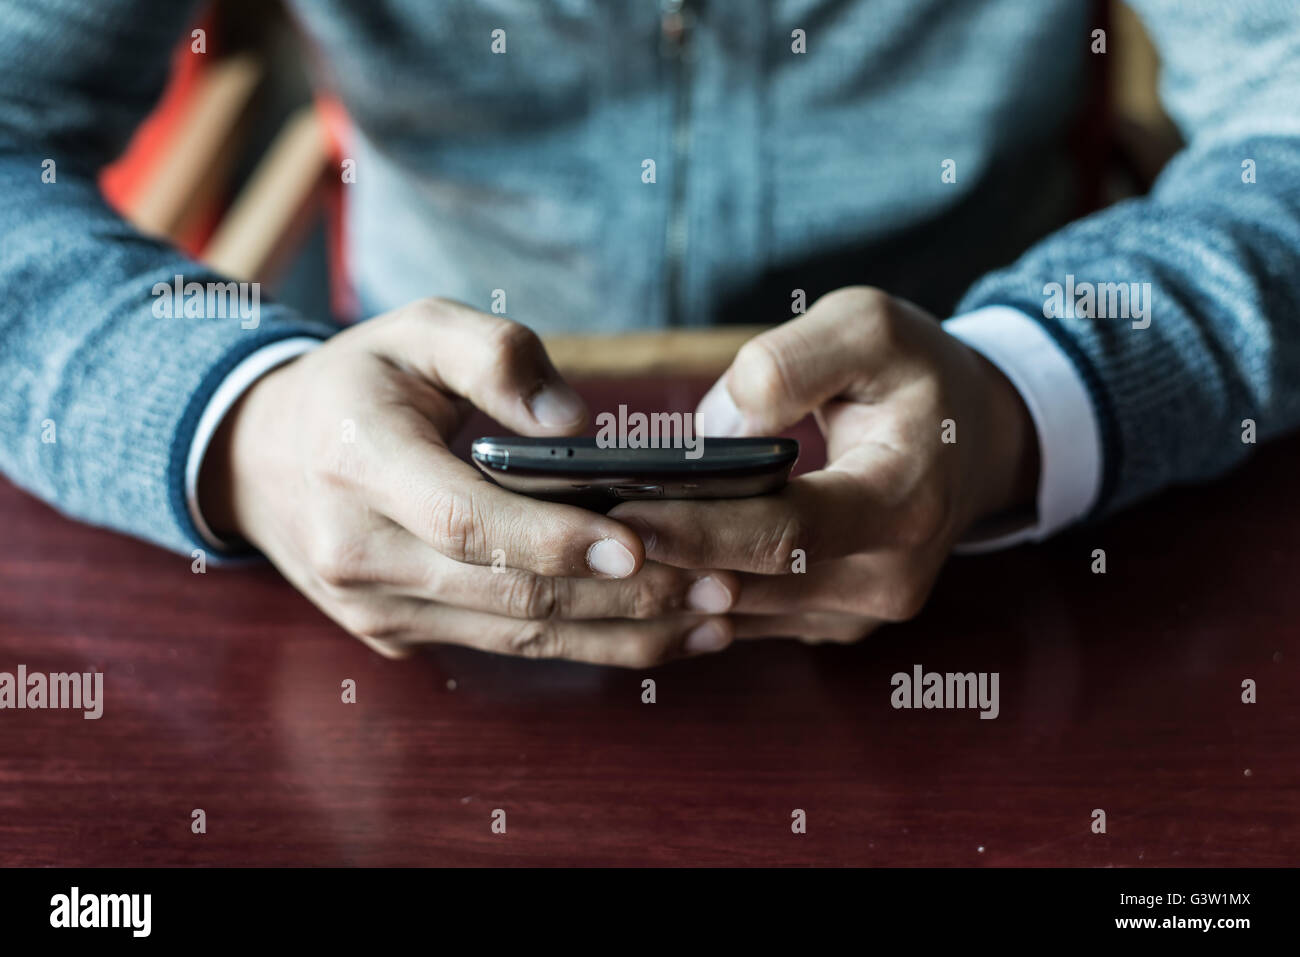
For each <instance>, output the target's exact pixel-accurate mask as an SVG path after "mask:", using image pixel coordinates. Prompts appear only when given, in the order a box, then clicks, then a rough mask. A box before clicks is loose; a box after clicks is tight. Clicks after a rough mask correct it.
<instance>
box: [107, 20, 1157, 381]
mask: <svg viewBox="0 0 1300 957" xmlns="http://www.w3.org/2000/svg"><path fill="white" fill-rule="evenodd" d="M1094 5H1095V7H1096V11H1095V13H1094V22H1095V23H1096V24H1097V25H1098V26H1100V27H1102V28H1104V29H1106V31H1107V52H1106V55H1105V56H1094V57H1092V58H1091V61H1090V62H1092V63H1094V64H1096V69H1098V70H1099V71H1104V75H1103V76H1101V77H1098V78H1097V80H1098V83H1097V86H1098V89H1099V90H1101V91H1102V96H1101V98H1102V100H1103V104H1102V107H1103V108H1102V109H1101V110H1100V111H1099V113H1098V114H1096V115H1100V116H1101V117H1103V120H1102V122H1103V123H1104V125H1105V127H1106V129H1104V130H1101V131H1098V130H1096V129H1089V130H1088V141H1089V142H1090V143H1096V142H1097V136H1098V133H1101V134H1102V137H1101V142H1102V144H1103V145H1102V148H1101V149H1100V150H1099V151H1098V152H1097V156H1098V157H1099V160H1093V159H1089V160H1088V161H1089V162H1098V161H1099V162H1100V163H1101V168H1100V169H1098V170H1094V171H1093V173H1095V175H1096V178H1097V181H1098V182H1099V183H1100V188H1099V190H1098V195H1097V200H1096V202H1097V204H1098V205H1106V204H1108V203H1111V202H1114V201H1116V200H1119V199H1122V198H1125V197H1128V196H1133V195H1138V194H1141V193H1143V192H1145V191H1146V190H1147V189H1148V188H1149V186H1150V184H1151V182H1152V181H1153V180H1154V178H1155V177H1156V175H1157V174H1158V173H1159V171H1160V169H1161V168H1162V167H1163V165H1164V164H1165V162H1166V161H1167V160H1168V159H1169V158H1170V157H1171V156H1172V155H1173V153H1174V152H1175V151H1176V150H1177V149H1178V147H1179V146H1180V145H1181V143H1180V140H1179V136H1178V132H1177V130H1176V129H1175V127H1174V125H1173V123H1172V122H1171V121H1170V120H1169V118H1168V116H1167V115H1166V114H1165V113H1164V111H1163V110H1162V109H1161V106H1160V102H1159V99H1158V97H1157V94H1156V82H1157V77H1158V73H1159V62H1158V58H1157V56H1156V52H1155V50H1154V48H1153V46H1152V44H1151V42H1150V40H1149V39H1148V37H1147V35H1146V33H1145V32H1144V30H1143V28H1142V25H1141V22H1140V21H1139V20H1138V18H1137V17H1136V15H1134V13H1133V12H1132V11H1131V10H1130V9H1129V8H1128V6H1127V5H1125V4H1124V3H1121V2H1119V0H1095V4H1094ZM193 29H194V30H202V31H203V34H202V37H203V47H204V51H203V54H202V55H195V52H194V45H195V40H194V38H193V36H192V35H191V34H190V33H188V32H187V34H186V35H184V36H180V37H178V38H177V45H176V49H175V53H174V56H173V62H172V69H171V78H170V81H169V83H168V86H167V90H166V92H165V94H164V95H163V97H162V99H161V100H160V101H159V103H158V105H157V107H156V108H155V109H154V111H153V113H152V114H151V115H150V116H149V117H148V119H147V120H146V121H145V122H144V123H143V124H142V125H141V126H140V128H139V129H138V130H137V131H136V134H135V136H134V138H133V139H132V141H131V143H130V145H129V146H128V148H127V150H126V151H125V152H124V154H123V155H122V156H121V157H120V158H119V159H118V160H117V161H116V162H115V163H113V164H112V165H111V166H109V167H108V168H106V169H105V170H104V171H103V174H102V177H101V186H102V188H103V190H104V193H105V195H106V196H107V197H108V198H109V200H110V202H112V203H113V204H114V205H115V206H116V207H117V208H118V209H119V210H120V211H121V212H122V213H123V214H124V215H125V216H126V217H127V218H128V219H130V220H132V221H133V222H134V223H135V224H136V225H137V226H139V227H140V228H141V229H142V230H144V231H146V232H148V233H151V234H154V235H160V236H165V237H167V238H169V239H170V240H172V241H173V242H175V243H177V244H178V245H180V246H181V247H182V248H183V249H185V250H186V251H187V252H189V253H190V254H191V255H194V256H196V257H197V258H199V259H201V260H203V261H205V262H207V263H209V264H210V265H212V266H214V267H215V268H217V269H219V270H221V271H222V272H224V273H226V274H227V275H230V276H232V277H233V278H236V279H241V280H249V281H258V282H261V283H262V284H263V286H264V287H265V290H266V291H267V292H268V293H269V294H271V295H273V296H274V297H275V298H277V299H280V300H281V301H284V302H286V303H288V304H290V305H292V306H294V307H296V308H297V309H299V310H300V311H302V312H304V313H306V314H310V315H313V316H321V317H324V316H329V317H332V318H334V319H335V320H336V321H348V320H350V319H354V318H357V316H356V312H357V309H356V306H355V303H354V301H353V298H352V294H351V290H350V287H349V283H348V277H347V275H346V269H345V264H344V259H343V256H342V253H341V250H342V248H343V247H342V230H343V229H344V221H343V220H344V215H343V214H344V209H343V202H342V189H343V188H344V187H343V184H342V178H341V171H340V164H341V162H342V160H343V158H344V156H345V155H346V150H345V144H346V141H347V129H348V126H347V117H346V115H345V113H344V111H343V110H342V108H341V107H340V106H339V105H338V104H337V103H336V102H334V101H332V100H331V99H329V97H328V95H327V94H324V93H322V92H321V91H318V90H316V91H314V90H313V88H312V86H311V83H310V81H309V69H308V66H309V64H308V58H309V57H310V51H309V50H308V49H307V48H306V44H304V43H303V42H301V41H300V37H299V34H298V31H297V29H296V28H295V25H294V23H293V21H292V19H291V18H290V17H289V15H288V14H287V12H286V10H285V8H284V6H283V4H282V3H280V2H279V0H213V2H212V3H210V4H208V5H207V6H206V7H205V8H204V9H203V10H202V12H201V14H200V15H199V17H198V18H197V19H196V21H195V23H194V24H193ZM757 329H758V327H728V328H725V329H719V330H697V331H691V332H686V331H682V330H678V331H676V332H675V333H674V334H673V335H672V336H664V335H662V334H657V333H646V334H644V335H633V336H626V335H625V336H619V337H603V338H604V339H605V341H604V342H603V343H602V342H601V339H602V337H596V338H595V339H594V340H593V338H592V337H590V336H588V337H566V336H559V337H551V338H548V340H547V345H548V347H549V348H550V350H551V353H552V355H553V357H554V358H555V360H556V364H557V365H558V366H559V367H560V368H561V369H562V370H564V371H565V372H566V373H570V374H584V375H594V376H610V375H613V376H618V375H620V374H623V373H631V372H636V373H637V374H642V375H644V374H645V373H646V372H647V371H651V372H654V371H659V370H663V369H669V368H671V370H672V371H673V372H675V373H677V374H686V375H691V374H697V375H712V374H716V373H717V372H720V371H721V370H722V369H723V368H724V367H725V366H726V364H727V362H729V361H730V358H731V356H733V355H734V354H735V350H736V349H737V348H738V346H739V344H740V343H741V342H743V341H744V339H746V338H748V337H749V336H751V335H753V334H754V333H755V332H756V331H757Z"/></svg>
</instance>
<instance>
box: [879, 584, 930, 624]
mask: <svg viewBox="0 0 1300 957" xmlns="http://www.w3.org/2000/svg"><path fill="white" fill-rule="evenodd" d="M929 597H930V589H929V586H928V585H926V584H924V583H922V582H919V581H903V582H897V583H895V584H893V585H891V586H889V587H887V588H885V590H884V591H883V593H882V594H881V595H880V597H879V599H878V600H877V608H875V609H873V610H874V611H875V613H876V615H878V616H879V617H880V618H883V619H884V620H885V621H895V622H898V621H910V620H912V619H913V618H915V617H916V616H917V615H919V614H920V613H921V609H922V608H924V607H925V602H926V599H927V598H929Z"/></svg>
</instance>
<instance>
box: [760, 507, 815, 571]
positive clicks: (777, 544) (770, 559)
mask: <svg viewBox="0 0 1300 957" xmlns="http://www.w3.org/2000/svg"><path fill="white" fill-rule="evenodd" d="M802 536H803V527H802V525H801V523H800V521H799V519H798V517H797V516H794V515H790V516H787V517H786V518H784V519H782V520H781V521H780V522H778V523H777V524H775V525H772V526H770V527H768V528H766V529H765V530H764V531H763V532H762V534H760V535H759V537H758V539H757V540H756V541H755V543H754V547H753V550H752V552H751V554H750V561H751V564H752V566H753V569H754V571H756V572H758V573H759V574H761V575H780V574H783V573H785V572H787V571H789V570H790V556H791V554H792V553H793V552H794V550H795V549H796V548H797V547H798V546H799V541H800V539H801V538H802Z"/></svg>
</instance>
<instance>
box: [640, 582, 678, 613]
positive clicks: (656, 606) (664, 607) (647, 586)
mask: <svg viewBox="0 0 1300 957" xmlns="http://www.w3.org/2000/svg"><path fill="white" fill-rule="evenodd" d="M674 606H675V603H674V601H673V590H672V588H671V587H670V586H669V584H668V583H667V582H665V581H660V580H655V579H650V578H647V579H646V580H645V581H640V582H634V583H633V585H632V595H631V608H630V609H629V613H630V614H631V617H633V618H642V619H644V618H659V617H661V616H663V615H664V614H665V613H667V612H669V611H672V610H673V608H674Z"/></svg>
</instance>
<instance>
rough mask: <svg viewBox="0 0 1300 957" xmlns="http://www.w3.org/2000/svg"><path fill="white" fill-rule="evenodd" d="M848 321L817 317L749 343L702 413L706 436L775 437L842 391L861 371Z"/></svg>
mask: <svg viewBox="0 0 1300 957" xmlns="http://www.w3.org/2000/svg"><path fill="white" fill-rule="evenodd" d="M843 318H844V317H842V316H836V315H834V314H833V313H826V312H818V310H817V309H816V308H814V309H811V310H809V311H808V313H807V314H806V315H803V316H799V317H798V318H795V319H791V320H790V321H788V322H786V323H784V324H782V325H780V326H777V327H776V328H775V329H770V330H768V331H767V332H764V333H762V334H761V335H758V336H755V337H754V338H753V339H750V340H749V341H748V342H746V343H745V344H744V345H743V346H741V348H740V351H739V352H737V353H736V358H735V359H734V360H733V361H732V363H731V366H730V368H728V369H727V371H726V372H725V373H724V374H723V375H722V378H720V379H719V380H718V381H717V382H715V383H714V384H713V387H712V388H711V389H709V391H708V393H706V394H705V396H704V398H703V399H701V400H700V404H699V406H698V408H697V410H696V411H697V412H698V413H699V416H700V428H701V431H702V433H703V434H704V435H711V436H716V437H726V436H744V435H775V434H777V433H779V432H783V431H785V430H786V429H788V428H790V427H791V426H792V425H794V424H795V423H796V422H798V421H799V420H800V419H802V418H803V417H804V416H805V415H807V414H808V413H809V412H811V411H813V410H814V409H816V408H817V407H818V406H820V405H821V404H822V403H823V402H825V401H827V400H828V399H831V398H833V397H834V396H836V395H837V394H839V393H840V392H841V391H843V390H844V389H845V388H846V387H847V386H848V385H849V383H850V382H851V381H852V380H853V378H854V377H855V376H856V375H858V374H859V373H860V372H861V365H862V363H861V357H860V356H859V355H858V351H857V350H856V349H853V348H852V347H851V344H850V343H848V342H846V341H844V340H845V336H844V328H843V327H844V325H845V323H844V322H843V321H839V320H842V319H843Z"/></svg>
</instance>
